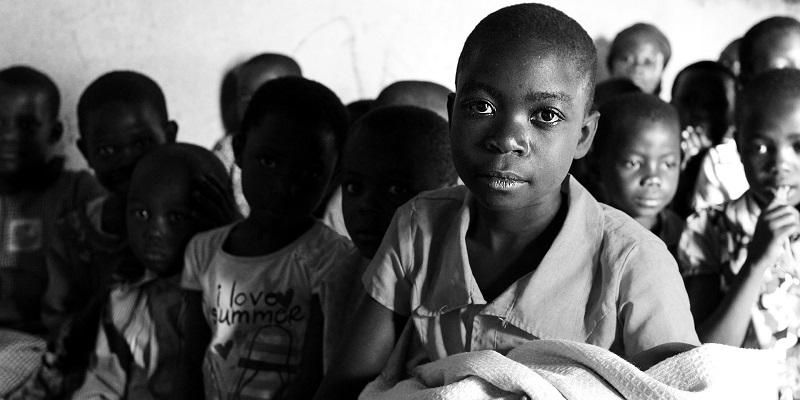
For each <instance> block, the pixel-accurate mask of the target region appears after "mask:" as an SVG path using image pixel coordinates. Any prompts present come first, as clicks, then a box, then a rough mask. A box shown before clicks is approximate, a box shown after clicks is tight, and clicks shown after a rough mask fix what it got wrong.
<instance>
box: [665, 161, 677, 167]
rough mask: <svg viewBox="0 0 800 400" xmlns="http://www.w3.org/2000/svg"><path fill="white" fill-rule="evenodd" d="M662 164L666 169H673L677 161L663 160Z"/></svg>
mask: <svg viewBox="0 0 800 400" xmlns="http://www.w3.org/2000/svg"><path fill="white" fill-rule="evenodd" d="M664 166H665V167H666V168H667V169H675V168H677V167H678V163H677V162H676V161H674V160H670V161H665V162H664Z"/></svg>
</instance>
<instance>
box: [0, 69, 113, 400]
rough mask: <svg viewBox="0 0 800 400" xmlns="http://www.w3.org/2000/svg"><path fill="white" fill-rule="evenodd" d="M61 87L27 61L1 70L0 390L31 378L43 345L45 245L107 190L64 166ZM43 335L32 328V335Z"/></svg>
mask: <svg viewBox="0 0 800 400" xmlns="http://www.w3.org/2000/svg"><path fill="white" fill-rule="evenodd" d="M60 101H61V99H60V94H59V92H58V88H57V87H56V85H55V84H54V83H53V81H52V80H51V79H50V78H49V77H47V76H46V75H44V74H43V73H41V72H39V71H37V70H35V69H33V68H30V67H26V66H14V67H10V68H6V69H3V70H1V71H0V282H2V285H0V365H2V366H3V371H2V373H0V397H5V396H6V395H7V394H8V391H9V390H11V389H13V388H14V387H15V386H16V385H18V384H19V383H20V382H21V380H23V379H25V378H26V376H27V375H28V374H30V373H31V372H32V371H33V370H34V369H35V368H36V366H37V365H38V364H39V360H40V358H41V352H42V351H43V350H44V342H43V340H42V337H43V336H45V334H46V330H45V325H44V324H43V322H42V307H43V304H44V303H46V301H45V299H44V298H43V297H44V295H45V290H46V286H47V282H48V281H50V280H52V279H53V277H52V276H51V275H50V274H49V273H48V269H47V267H46V263H45V251H46V249H47V248H48V247H49V246H51V244H52V242H53V236H54V235H55V232H54V231H55V221H56V218H57V217H58V215H59V214H60V213H61V212H64V211H65V210H66V209H69V208H70V207H75V206H77V205H78V204H81V203H83V202H85V201H88V200H89V199H92V198H94V197H96V196H99V195H101V194H102V188H101V187H100V185H99V184H98V183H97V182H96V181H95V180H94V179H93V178H92V177H91V175H89V174H88V173H87V172H70V171H65V170H64V169H63V159H62V158H60V157H56V156H54V154H53V150H54V148H55V145H56V144H57V143H58V142H59V140H60V139H61V133H62V131H63V130H62V126H61V123H60V122H59V119H58V118H59V107H60ZM31 334H32V335H36V336H30V335H31Z"/></svg>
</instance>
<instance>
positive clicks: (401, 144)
mask: <svg viewBox="0 0 800 400" xmlns="http://www.w3.org/2000/svg"><path fill="white" fill-rule="evenodd" d="M421 146H423V145H422V144H420V143H414V142H413V141H409V140H407V137H404V136H403V135H400V134H398V135H385V134H383V135H382V134H380V133H379V132H369V131H367V130H366V129H363V130H361V131H359V132H356V133H355V134H354V135H353V136H352V137H351V138H350V140H349V141H348V144H347V146H346V148H345V152H344V161H343V164H344V167H343V169H342V213H343V215H344V222H345V226H346V227H347V232H348V233H349V234H350V237H351V238H352V239H353V243H355V245H356V247H358V250H359V251H360V252H361V255H362V256H364V257H365V258H368V259H369V258H372V257H373V256H374V255H375V251H377V250H378V246H379V245H380V242H381V239H383V235H384V233H386V229H387V228H388V227H389V223H390V222H391V220H392V216H394V212H395V211H396V210H397V208H398V207H400V206H401V205H402V204H403V203H405V202H406V201H408V200H410V199H411V198H412V197H414V196H416V195H417V194H418V193H420V192H422V191H425V190H433V189H438V188H439V187H441V186H442V184H441V183H440V182H439V179H438V177H437V176H436V173H434V172H432V171H433V170H434V168H435V167H436V166H435V165H433V164H434V163H433V162H431V161H429V159H427V158H426V157H424V156H422V154H421V153H425V151H431V150H430V149H426V148H421Z"/></svg>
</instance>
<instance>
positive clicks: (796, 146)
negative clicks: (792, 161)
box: [792, 141, 800, 153]
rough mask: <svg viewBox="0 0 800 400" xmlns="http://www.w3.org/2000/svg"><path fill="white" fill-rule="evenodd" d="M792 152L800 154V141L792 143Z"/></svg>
mask: <svg viewBox="0 0 800 400" xmlns="http://www.w3.org/2000/svg"><path fill="white" fill-rule="evenodd" d="M792 150H794V152H795V153H800V141H797V142H792Z"/></svg>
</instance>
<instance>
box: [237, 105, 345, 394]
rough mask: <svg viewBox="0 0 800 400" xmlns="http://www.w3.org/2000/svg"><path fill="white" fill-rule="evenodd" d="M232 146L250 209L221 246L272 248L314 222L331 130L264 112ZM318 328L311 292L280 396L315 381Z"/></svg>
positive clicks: (310, 387) (328, 163) (331, 157)
mask: <svg viewBox="0 0 800 400" xmlns="http://www.w3.org/2000/svg"><path fill="white" fill-rule="evenodd" d="M233 146H234V154H235V156H236V164H237V165H238V166H239V167H240V168H241V169H242V191H243V193H244V195H245V198H246V199H247V202H248V204H250V207H251V210H250V214H249V215H248V217H247V218H245V219H244V220H243V221H242V222H240V223H238V224H236V226H234V228H233V229H231V232H230V233H229V235H228V237H227V238H226V239H225V242H224V243H223V245H222V248H223V250H224V251H226V252H228V253H230V254H233V255H236V256H243V257H257V256H261V255H265V254H270V253H274V252H276V251H278V250H280V249H282V248H284V247H286V246H287V245H289V244H291V243H292V242H294V241H295V240H297V239H298V238H299V237H300V236H302V235H303V234H304V233H305V232H307V231H308V230H309V229H310V228H311V227H312V226H313V224H314V218H313V216H312V212H313V210H314V209H315V208H316V207H317V205H319V203H320V202H321V200H322V198H323V196H324V194H325V191H326V188H327V186H328V184H329V183H330V181H331V179H332V177H333V172H334V167H335V165H336V162H337V159H338V155H337V150H336V147H335V140H334V136H333V133H332V132H331V131H330V130H329V129H328V128H327V127H323V126H319V125H318V124H314V123H310V122H308V121H299V120H296V119H294V118H290V117H287V116H284V115H279V114H268V115H266V116H264V117H263V118H262V119H261V121H259V123H258V124H256V125H255V126H253V127H251V128H250V130H248V131H247V132H246V133H245V134H243V135H237V136H234V141H233ZM322 327H323V316H322V310H321V306H320V304H319V298H318V297H317V296H313V297H312V300H311V308H310V313H309V322H308V326H307V328H306V336H305V345H304V346H303V355H302V362H301V365H300V368H299V372H298V375H297V377H296V379H295V380H294V381H293V382H292V383H291V384H290V386H288V387H287V388H286V390H285V392H284V393H283V395H282V397H284V398H308V397H310V396H311V395H312V394H313V393H314V391H315V390H316V388H317V386H318V385H319V382H320V380H321V379H322Z"/></svg>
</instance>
